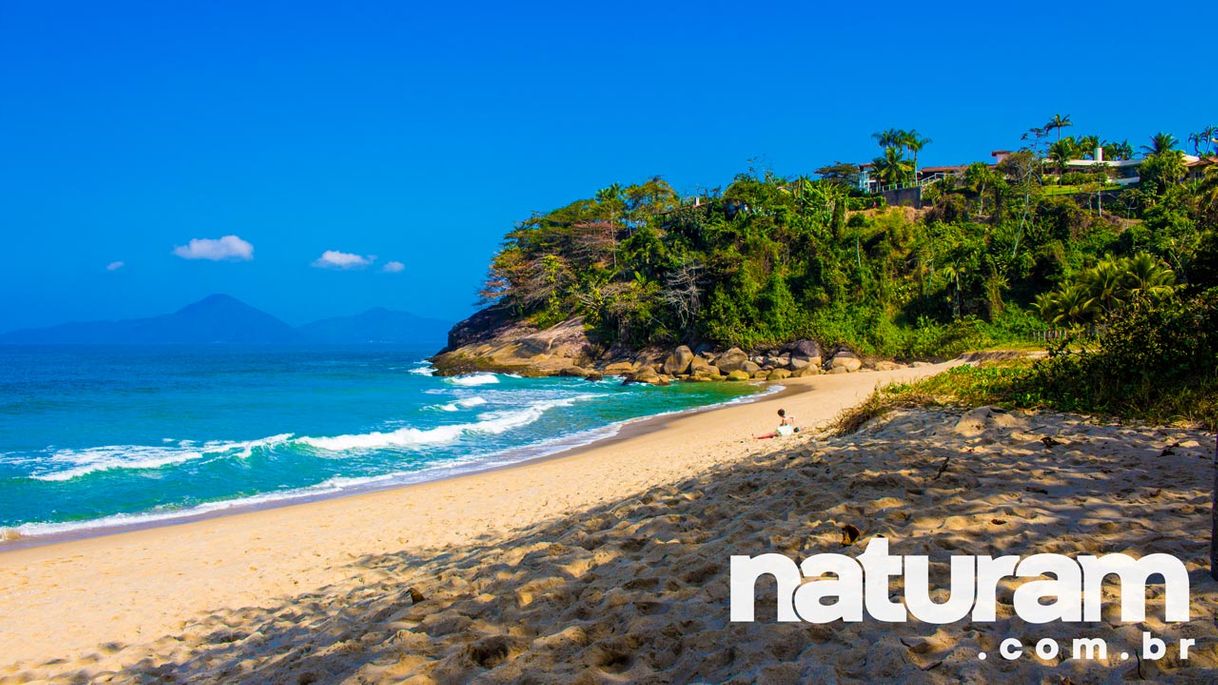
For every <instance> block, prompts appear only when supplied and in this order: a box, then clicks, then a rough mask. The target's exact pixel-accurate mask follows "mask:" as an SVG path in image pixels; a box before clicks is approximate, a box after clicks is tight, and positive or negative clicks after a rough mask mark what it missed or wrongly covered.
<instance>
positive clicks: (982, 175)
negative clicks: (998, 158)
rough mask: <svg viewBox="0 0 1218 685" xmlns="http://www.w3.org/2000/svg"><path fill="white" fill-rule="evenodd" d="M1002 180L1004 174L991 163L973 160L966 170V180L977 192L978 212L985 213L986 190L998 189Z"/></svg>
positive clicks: (971, 188) (970, 187)
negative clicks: (999, 172) (1000, 173)
mask: <svg viewBox="0 0 1218 685" xmlns="http://www.w3.org/2000/svg"><path fill="white" fill-rule="evenodd" d="M1001 181H1002V176H1000V175H999V174H998V172H996V171H994V168H993V167H991V166H990V165H989V164H985V163H982V162H973V163H972V164H970V165H968V168H967V169H965V170H964V182H965V183H967V184H968V187H969V189H970V190H972V191H973V192H974V193H977V203H978V206H977V213H978V214H985V193H986V190H987V189H991V190H997V187H998V184H999V183H1000V182H1001ZM996 199H997V198H995V200H996ZM995 206H996V205H995Z"/></svg>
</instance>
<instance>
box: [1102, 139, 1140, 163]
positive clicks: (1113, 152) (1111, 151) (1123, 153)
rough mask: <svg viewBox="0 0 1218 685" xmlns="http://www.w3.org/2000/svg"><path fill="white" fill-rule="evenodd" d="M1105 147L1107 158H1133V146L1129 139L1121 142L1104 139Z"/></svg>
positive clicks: (1105, 156)
mask: <svg viewBox="0 0 1218 685" xmlns="http://www.w3.org/2000/svg"><path fill="white" fill-rule="evenodd" d="M1103 147H1104V158H1105V159H1110V160H1117V159H1132V158H1133V146H1132V145H1130V144H1129V141H1128V140H1122V141H1121V142H1119V143H1118V142H1116V141H1113V140H1108V141H1104V145H1103Z"/></svg>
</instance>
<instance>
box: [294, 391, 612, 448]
mask: <svg viewBox="0 0 1218 685" xmlns="http://www.w3.org/2000/svg"><path fill="white" fill-rule="evenodd" d="M589 397H595V395H577V396H575V397H568V398H565V399H559V400H543V401H540V402H534V403H533V404H531V405H529V406H527V407H525V408H523V409H514V410H510V411H495V412H487V413H485V414H479V415H478V421H477V422H476V423H457V424H453V425H450V426H437V427H435V428H427V429H420V428H411V427H406V428H399V429H397V430H394V431H373V432H371V433H355V434H350V435H335V436H330V437H309V436H305V437H301V438H298V439H297V440H296V442H298V443H300V444H302V445H308V446H309V447H313V448H315V449H319V450H325V451H327V452H346V451H348V450H374V449H385V448H396V449H413V448H418V447H427V446H432V445H444V444H448V443H452V442H456V441H457V440H459V439H460V438H461V436H462V435H466V434H476V433H486V434H491V435H498V434H499V433H504V432H506V431H509V430H512V429H513V428H520V427H522V426H527V425H529V424H530V423H533V422H534V421H536V420H537V419H540V418H541V417H542V415H543V414H545V413H546V412H547V411H549V410H550V409H554V408H555V407H566V406H570V405H571V404H574V403H575V402H577V401H579V400H581V399H587V398H589Z"/></svg>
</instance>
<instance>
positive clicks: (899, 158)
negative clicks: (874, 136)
mask: <svg viewBox="0 0 1218 685" xmlns="http://www.w3.org/2000/svg"><path fill="white" fill-rule="evenodd" d="M872 164H873V165H874V166H875V176H876V178H877V179H879V181H880V183H882V184H884V185H904V184H906V183H908V182H909V181H910V179H911V178H912V177H913V163H912V162H910V161H909V160H908V159H905V154H904V152H903V151H902V150H901V148H899V147H886V148H884V154H883V156H881V157H876V158H875V159H874V160H873V161H872Z"/></svg>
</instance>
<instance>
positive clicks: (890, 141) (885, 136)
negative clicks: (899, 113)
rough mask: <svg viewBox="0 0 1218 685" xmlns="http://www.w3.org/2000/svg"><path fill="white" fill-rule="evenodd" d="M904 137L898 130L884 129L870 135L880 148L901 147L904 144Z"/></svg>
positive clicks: (903, 133)
mask: <svg viewBox="0 0 1218 685" xmlns="http://www.w3.org/2000/svg"><path fill="white" fill-rule="evenodd" d="M905 136H906V133H905V131H902V130H901V129H899V128H890V129H885V130H883V131H879V132H878V133H872V134H871V137H872V138H875V142H877V143H879V144H880V147H882V148H890V147H901V146H902V145H904V144H905Z"/></svg>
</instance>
